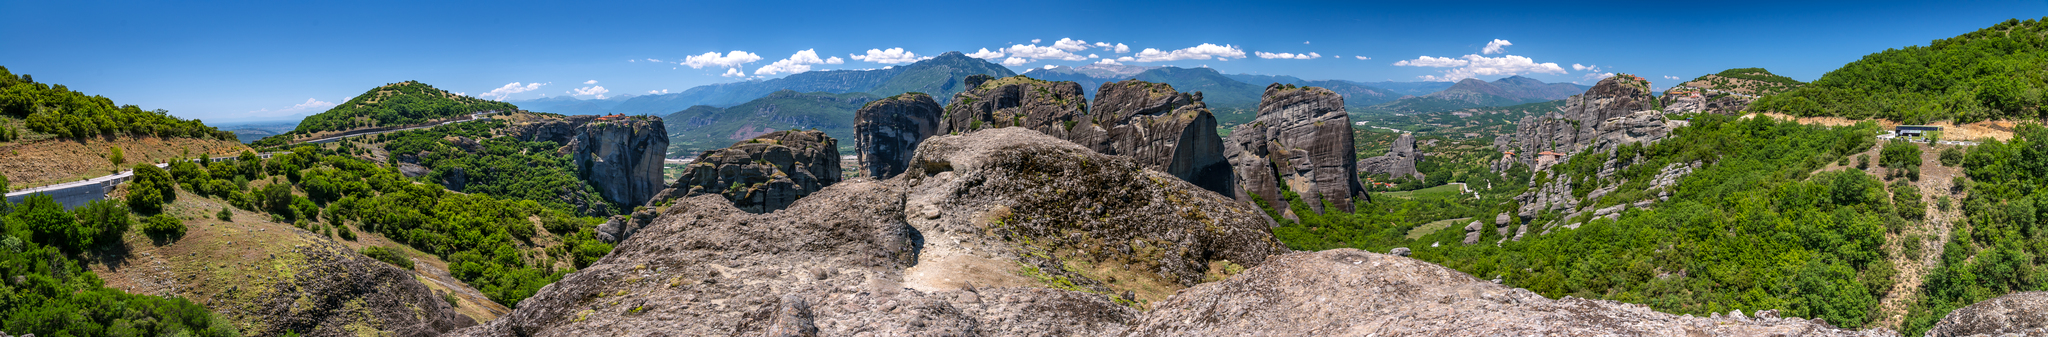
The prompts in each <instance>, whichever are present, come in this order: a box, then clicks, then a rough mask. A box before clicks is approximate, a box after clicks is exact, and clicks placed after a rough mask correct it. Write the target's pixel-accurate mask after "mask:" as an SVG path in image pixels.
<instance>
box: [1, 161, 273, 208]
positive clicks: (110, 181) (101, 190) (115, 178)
mask: <svg viewBox="0 0 2048 337" xmlns="http://www.w3.org/2000/svg"><path fill="white" fill-rule="evenodd" d="M278 153H282V152H268V153H263V154H261V155H259V156H260V157H262V158H270V156H271V155H274V154H278ZM234 159H236V157H234V156H230V157H215V158H208V159H207V161H208V162H215V161H227V160H234ZM169 166H170V164H156V167H159V168H162V167H169ZM134 176H135V170H126V171H121V172H120V173H115V174H109V175H104V176H99V177H93V178H90V179H86V180H80V181H73V182H66V183H57V184H49V185H43V186H36V187H30V188H24V189H19V190H14V191H10V192H7V202H17V203H18V202H21V201H22V200H23V199H27V198H28V196H29V195H32V194H36V193H43V194H48V195H50V197H51V198H55V199H57V202H58V203H61V204H64V208H66V209H70V208H78V207H80V206H85V204H86V203H90V202H92V201H93V200H104V199H106V198H107V192H110V191H113V190H114V186H119V185H121V183H124V182H128V178H132V177H134Z"/></svg>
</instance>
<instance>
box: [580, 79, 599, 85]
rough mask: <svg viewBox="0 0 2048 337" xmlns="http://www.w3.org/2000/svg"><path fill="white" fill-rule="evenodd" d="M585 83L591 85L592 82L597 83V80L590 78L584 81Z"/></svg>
mask: <svg viewBox="0 0 2048 337" xmlns="http://www.w3.org/2000/svg"><path fill="white" fill-rule="evenodd" d="M583 84H585V85H590V84H597V80H589V81H583Z"/></svg>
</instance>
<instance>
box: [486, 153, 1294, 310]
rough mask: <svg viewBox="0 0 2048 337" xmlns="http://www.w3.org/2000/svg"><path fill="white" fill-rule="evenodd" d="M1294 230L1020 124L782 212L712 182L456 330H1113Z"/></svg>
mask: <svg viewBox="0 0 2048 337" xmlns="http://www.w3.org/2000/svg"><path fill="white" fill-rule="evenodd" d="M1284 250H1285V248H1283V247H1281V246H1280V244H1279V243H1278V242H1277V241H1274V239H1273V237H1272V235H1271V233H1270V232H1269V231H1268V230H1267V224H1266V220H1265V219H1264V218H1263V217H1262V216H1261V215H1260V214H1259V211H1258V210H1255V209H1250V208H1248V207H1246V206H1244V204H1242V203H1238V202H1236V201H1233V200H1231V199H1229V198H1225V197H1222V196H1220V195H1217V194H1214V193H1209V192H1207V191H1203V190H1201V189H1199V188H1198V187H1195V186H1194V185H1191V184H1188V183H1186V182H1183V181H1180V180H1179V179H1175V178H1174V177H1172V176H1170V175H1166V174H1162V173H1159V172H1156V171H1152V170H1145V169H1142V166H1141V165H1139V164H1137V163H1135V162H1133V161H1131V160H1129V159H1127V158H1123V157H1118V156H1109V155H1103V154H1100V153H1096V152H1094V151H1092V150H1089V149H1088V148H1085V147H1081V146H1079V145H1076V144H1073V143H1071V142H1066V141H1063V140H1059V139H1056V138H1052V137H1049V136H1046V135H1043V134H1039V133H1037V132H1034V131H1030V130H1025V129H1021V128H1004V129H995V130H984V131H979V132H971V133H967V134H964V135H959V136H940V137H936V138H933V139H930V140H927V141H925V142H924V144H923V145H921V146H920V147H919V149H918V151H917V155H916V157H915V159H914V160H913V162H912V163H911V165H910V169H909V170H908V171H906V172H904V173H903V174H901V175H899V176H897V177H896V178H893V179H890V180H882V181H876V180H870V179H865V178H856V179H854V180H851V181H847V182H843V183H839V184H834V185H831V186H829V187H826V188H825V189H824V190H822V191H819V192H818V193H816V194H813V195H811V196H809V197H805V198H803V199H800V200H797V202H796V203H795V204H793V205H791V206H790V207H789V208H787V209H784V210H782V211H779V212H773V213H767V214H755V213H749V212H745V211H741V210H739V209H737V208H734V207H733V206H732V204H731V202H730V201H728V200H726V199H724V198H721V197H717V196H710V195H700V196H696V197H690V198H684V199H678V200H677V201H676V202H675V203H674V204H673V205H671V206H669V207H668V209H667V210H666V212H665V213H663V214H662V215H661V216H660V217H659V218H657V219H656V220H655V221H654V223H653V225H652V226H650V227H647V228H646V229H645V230H643V231H641V232H640V233H639V234H636V235H634V236H632V237H631V238H629V239H627V240H626V241H625V242H623V243H621V244H620V245H619V246H618V248H617V249H615V250H613V251H612V253H611V254H610V255H608V256H606V257H605V258H603V259H601V260H599V261H597V263H595V264H593V265H592V266H590V267H589V268H585V269H582V270H580V271H578V272H576V273H574V274H570V275H569V276H567V277H565V278H564V279H562V280H561V281H559V282H556V283H554V284H551V285H548V286H546V287H544V288H542V289H541V290H540V292H539V293H538V294H536V295H535V296H533V297H531V298H528V299H526V300H525V301H522V302H520V304H519V306H518V309H516V310H514V311H513V312H512V313H511V314H509V315H507V316H504V318H501V319H498V320H495V321H492V322H490V323H489V324H488V325H485V326H480V327H475V328H471V329H465V330H462V331H459V332H457V333H455V334H454V335H457V336H508V335H518V336H588V335H598V336H621V335H632V336H641V335H672V336H700V335H775V336H795V335H802V336H842V335H1001V336H1008V335H1060V336H1069V335H1085V336H1098V335H1106V334H1114V333H1117V332H1119V331H1121V330H1123V329H1124V328H1125V327H1126V325H1127V324H1129V323H1131V322H1133V321H1135V320H1136V319H1138V318H1139V314H1140V310H1139V309H1138V308H1143V307H1147V306H1149V305H1151V303H1159V302H1160V301H1163V300H1165V299H1166V297H1167V296H1171V295H1172V294H1173V293H1174V292H1175V291H1176V290H1179V289H1184V288H1186V287H1188V286H1193V285H1195V284H1198V283H1200V282H1203V281H1205V280H1214V279H1220V278H1223V277H1225V276H1227V275H1229V274H1231V273H1233V272H1237V271H1240V270H1241V268H1245V267H1251V266H1258V265H1260V264H1261V263H1263V262H1264V261H1265V259H1266V258H1267V256H1270V255H1273V254H1279V253H1281V252H1283V251H1284Z"/></svg>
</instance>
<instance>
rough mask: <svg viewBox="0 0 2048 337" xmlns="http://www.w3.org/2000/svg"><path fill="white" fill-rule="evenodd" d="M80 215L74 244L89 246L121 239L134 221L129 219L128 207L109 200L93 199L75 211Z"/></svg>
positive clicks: (74, 212) (82, 246)
mask: <svg viewBox="0 0 2048 337" xmlns="http://www.w3.org/2000/svg"><path fill="white" fill-rule="evenodd" d="M73 214H76V216H77V217H78V226H79V228H78V237H77V238H75V239H74V240H73V241H74V244H76V246H75V247H78V248H81V249H83V248H88V247H92V246H94V245H96V244H107V243H111V242H116V241H121V233H126V232H128V227H130V226H132V225H134V223H135V222H134V221H133V220H130V219H128V208H127V207H122V206H121V204H120V203H117V202H113V201H108V200H93V201H92V202H90V203H86V204H85V207H79V208H78V209H77V210H74V211H73Z"/></svg>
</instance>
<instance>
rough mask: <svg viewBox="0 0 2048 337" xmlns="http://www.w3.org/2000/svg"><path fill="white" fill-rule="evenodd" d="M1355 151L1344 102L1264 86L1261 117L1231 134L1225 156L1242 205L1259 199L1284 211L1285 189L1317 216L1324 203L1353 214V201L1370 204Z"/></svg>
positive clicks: (1319, 91) (1330, 95)
mask: <svg viewBox="0 0 2048 337" xmlns="http://www.w3.org/2000/svg"><path fill="white" fill-rule="evenodd" d="M1353 146H1354V145H1353V144H1352V143H1351V117H1350V116H1349V115H1348V114H1346V113H1345V111H1344V97H1343V96H1341V95H1337V93H1335V92H1331V91H1330V90H1329V89H1323V88H1317V87H1294V86H1291V85H1281V84H1277V83H1276V84H1273V85H1270V86H1266V93H1265V96H1264V98H1263V99H1261V100H1260V101H1259V115H1258V117H1256V119H1254V120H1253V121H1252V122H1251V123H1246V124H1244V125H1239V126H1237V128H1236V129H1233V130H1232V131H1231V132H1230V139H1229V140H1228V141H1226V142H1224V148H1223V154H1224V156H1225V157H1227V158H1229V161H1230V165H1231V167H1232V168H1233V169H1234V170H1235V171H1236V175H1237V188H1236V191H1238V192H1239V193H1234V194H1235V195H1236V196H1237V197H1238V199H1240V200H1245V201H1250V200H1251V198H1252V196H1253V195H1256V196H1257V197H1259V198H1263V199H1266V202H1267V203H1268V204H1270V205H1275V207H1274V208H1275V209H1285V207H1284V206H1281V205H1286V201H1285V200H1283V199H1281V189H1282V188H1283V185H1284V187H1285V188H1286V189H1287V190H1290V191H1294V192H1295V193H1297V194H1300V195H1301V199H1302V201H1304V202H1306V203H1308V205H1309V207H1310V208H1312V209H1314V210H1315V211H1317V212H1322V211H1323V203H1324V202H1329V203H1331V204H1333V205H1336V206H1337V207H1338V208H1340V209H1342V210H1344V211H1346V212H1350V211H1352V202H1353V201H1354V200H1364V199H1365V198H1366V195H1365V186H1364V185H1362V184H1360V183H1359V182H1358V153H1357V151H1355V150H1354V148H1353Z"/></svg>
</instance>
